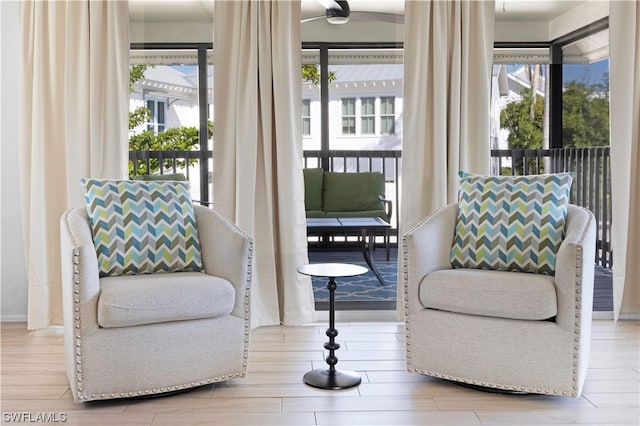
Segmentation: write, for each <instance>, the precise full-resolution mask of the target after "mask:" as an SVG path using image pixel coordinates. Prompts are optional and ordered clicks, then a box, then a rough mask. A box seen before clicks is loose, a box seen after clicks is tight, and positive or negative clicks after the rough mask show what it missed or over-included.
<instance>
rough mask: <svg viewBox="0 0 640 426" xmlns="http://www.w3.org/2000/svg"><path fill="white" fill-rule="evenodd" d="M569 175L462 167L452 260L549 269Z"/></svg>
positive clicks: (551, 269) (560, 226)
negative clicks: (492, 171)
mask: <svg viewBox="0 0 640 426" xmlns="http://www.w3.org/2000/svg"><path fill="white" fill-rule="evenodd" d="M572 178H573V176H572V174H571V173H558V174H548V175H532V176H480V175H474V174H469V173H465V172H460V189H459V204H458V216H457V220H456V228H455V237H454V240H453V247H452V248H451V256H450V257H451V263H452V265H453V266H454V267H456V268H481V269H497V270H504V271H520V272H534V273H542V274H549V275H553V274H554V273H555V265H556V254H557V252H558V249H559V247H560V243H562V239H563V237H564V225H565V221H566V217H567V205H568V204H569V194H570V190H571V182H572Z"/></svg>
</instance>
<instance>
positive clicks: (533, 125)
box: [500, 89, 544, 149]
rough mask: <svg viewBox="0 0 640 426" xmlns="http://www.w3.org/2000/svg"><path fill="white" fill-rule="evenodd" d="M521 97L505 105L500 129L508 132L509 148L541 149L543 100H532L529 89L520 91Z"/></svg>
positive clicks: (537, 98) (501, 115)
mask: <svg viewBox="0 0 640 426" xmlns="http://www.w3.org/2000/svg"><path fill="white" fill-rule="evenodd" d="M521 96H522V98H521V99H520V100H519V101H515V102H511V103H509V104H507V106H506V108H505V109H503V110H502V112H501V113H500V127H502V128H503V129H507V130H509V136H508V137H507V141H508V142H509V148H511V149H518V148H519V149H538V148H541V147H542V121H543V114H544V99H543V98H541V97H539V96H536V97H535V100H534V99H532V94H531V89H524V90H522V93H521ZM531 112H533V114H531ZM532 117H533V119H532Z"/></svg>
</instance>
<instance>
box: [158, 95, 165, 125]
mask: <svg viewBox="0 0 640 426" xmlns="http://www.w3.org/2000/svg"><path fill="white" fill-rule="evenodd" d="M157 109H158V120H157V121H158V124H165V119H164V113H165V109H164V102H158V103H157ZM163 130H164V126H163ZM158 131H160V130H158Z"/></svg>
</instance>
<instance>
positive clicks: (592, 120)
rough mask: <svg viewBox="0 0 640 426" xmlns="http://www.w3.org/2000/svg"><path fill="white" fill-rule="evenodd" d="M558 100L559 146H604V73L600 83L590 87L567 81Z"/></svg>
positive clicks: (606, 103)
mask: <svg viewBox="0 0 640 426" xmlns="http://www.w3.org/2000/svg"><path fill="white" fill-rule="evenodd" d="M562 99H563V101H562V144H563V146H564V147H587V146H608V145H609V91H608V76H607V78H606V81H605V82H604V83H602V84H594V85H591V86H588V85H586V84H585V83H581V82H577V81H572V82H570V83H568V84H567V86H566V88H565V91H564V93H563V95H562Z"/></svg>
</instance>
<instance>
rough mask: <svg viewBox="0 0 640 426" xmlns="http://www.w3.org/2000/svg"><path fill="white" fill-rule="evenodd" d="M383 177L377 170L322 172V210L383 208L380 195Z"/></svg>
mask: <svg viewBox="0 0 640 426" xmlns="http://www.w3.org/2000/svg"><path fill="white" fill-rule="evenodd" d="M382 194H384V178H383V176H382V173H379V172H361V173H339V172H326V173H325V174H324V210H325V211H326V212H350V211H357V212H363V211H369V210H384V205H383V203H382V201H380V195H382Z"/></svg>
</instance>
